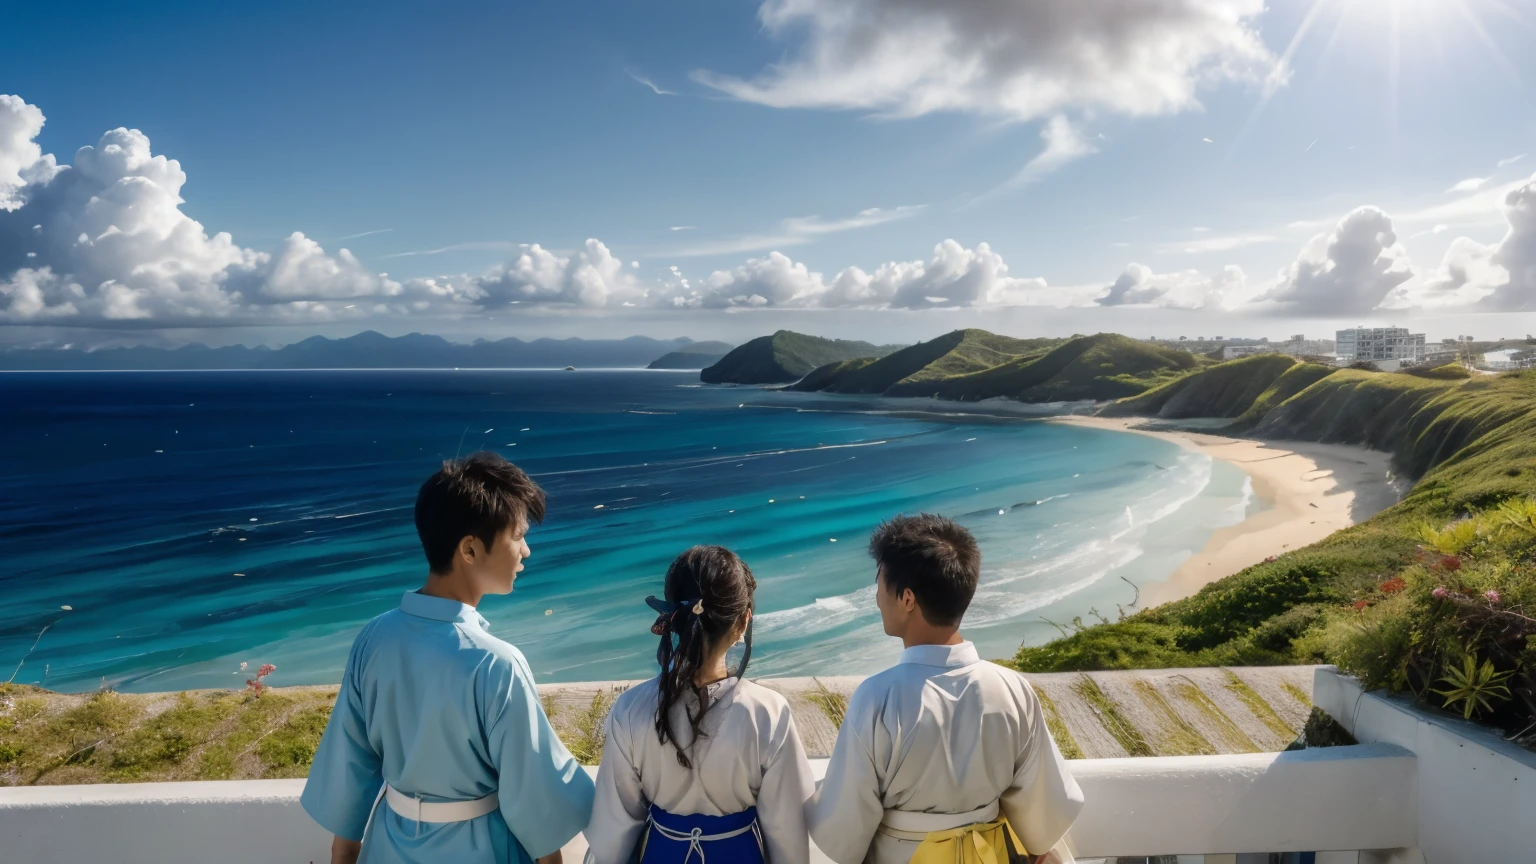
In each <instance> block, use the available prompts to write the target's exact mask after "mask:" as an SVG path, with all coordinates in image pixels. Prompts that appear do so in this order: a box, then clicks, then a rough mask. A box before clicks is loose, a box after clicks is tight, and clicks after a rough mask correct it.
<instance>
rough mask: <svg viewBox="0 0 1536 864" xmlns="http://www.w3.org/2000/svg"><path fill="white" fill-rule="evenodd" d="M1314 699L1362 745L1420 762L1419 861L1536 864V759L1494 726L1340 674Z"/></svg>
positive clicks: (1318, 681) (1317, 684) (1323, 672)
mask: <svg viewBox="0 0 1536 864" xmlns="http://www.w3.org/2000/svg"><path fill="white" fill-rule="evenodd" d="M1315 676H1316V677H1315V679H1314V681H1313V685H1312V699H1313V701H1314V702H1315V703H1316V704H1317V706H1318V707H1319V708H1321V709H1323V710H1324V711H1327V712H1328V713H1329V714H1330V715H1332V716H1333V718H1334V719H1336V720H1338V721H1339V723H1340V724H1341V725H1343V726H1344V728H1346V729H1348V730H1349V731H1350V732H1351V734H1353V735H1354V736H1355V738H1356V739H1357V740H1359V741H1360V742H1361V743H1362V744H1367V743H1377V742H1379V743H1390V744H1395V745H1397V746H1399V747H1402V748H1404V749H1407V750H1410V751H1412V752H1413V753H1414V754H1416V755H1417V756H1418V762H1419V778H1420V781H1419V791H1418V804H1417V806H1418V812H1417V813H1416V814H1415V818H1416V820H1417V822H1418V833H1419V849H1418V852H1416V853H1404V854H1402V855H1400V856H1398V857H1397V858H1395V859H1393V864H1397V862H1398V861H1401V862H1405V864H1407V862H1413V864H1418V862H1423V861H1429V862H1435V864H1438V862H1441V861H1446V862H1453V861H1454V862H1461V861H1466V862H1483V861H1490V862H1491V861H1501V862H1502V861H1536V819H1533V818H1532V817H1533V816H1536V754H1533V753H1531V752H1530V751H1529V750H1526V749H1525V748H1523V747H1518V746H1516V745H1514V744H1511V743H1509V742H1508V741H1505V740H1504V739H1503V738H1501V737H1500V736H1499V735H1498V734H1497V733H1495V732H1493V731H1491V730H1489V729H1488V728H1486V727H1483V726H1478V725H1476V724H1474V723H1468V722H1466V721H1463V720H1462V719H1461V718H1459V717H1455V716H1451V715H1448V714H1444V713H1440V712H1435V711H1430V710H1427V709H1425V708H1424V707H1422V706H1419V705H1415V704H1414V703H1413V702H1412V700H1410V699H1408V698H1405V697H1401V696H1389V695H1384V694H1381V693H1365V692H1363V691H1362V690H1361V688H1360V685H1359V683H1358V682H1356V681H1355V680H1354V679H1353V678H1348V677H1345V676H1342V675H1339V674H1337V673H1336V672H1335V671H1334V670H1333V669H1332V667H1320V668H1318V669H1317V671H1316V673H1315Z"/></svg>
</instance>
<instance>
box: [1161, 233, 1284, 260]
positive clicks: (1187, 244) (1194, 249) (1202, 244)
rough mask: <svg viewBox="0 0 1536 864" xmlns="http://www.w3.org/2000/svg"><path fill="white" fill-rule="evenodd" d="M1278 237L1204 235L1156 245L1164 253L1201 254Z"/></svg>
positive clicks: (1227, 249) (1265, 241) (1240, 246)
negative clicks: (1196, 238)
mask: <svg viewBox="0 0 1536 864" xmlns="http://www.w3.org/2000/svg"><path fill="white" fill-rule="evenodd" d="M1195 230H1196V231H1198V232H1205V231H1209V230H1210V229H1209V228H1196V229H1195ZM1279 239H1280V238H1279V237H1276V236H1275V235H1273V234H1233V235H1231V236H1228V237H1204V238H1201V239H1199V240H1184V241H1174V242H1171V243H1164V244H1162V245H1161V246H1159V247H1158V251H1159V252H1162V253H1164V254H1174V253H1177V254H1184V255H1202V254H1205V253H1207V252H1227V251H1230V250H1232V249H1241V248H1243V247H1244V246H1253V245H1256V244H1259V243H1273V242H1275V241H1276V240H1279Z"/></svg>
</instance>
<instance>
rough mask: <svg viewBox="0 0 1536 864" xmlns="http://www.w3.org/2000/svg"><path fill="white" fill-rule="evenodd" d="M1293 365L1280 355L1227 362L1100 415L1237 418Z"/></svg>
mask: <svg viewBox="0 0 1536 864" xmlns="http://www.w3.org/2000/svg"><path fill="white" fill-rule="evenodd" d="M1295 365H1297V363H1296V361H1295V360H1294V359H1292V358H1290V357H1287V356H1286V355H1284V354H1259V355H1255V356H1253V357H1243V358H1241V359H1238V360H1229V361H1227V362H1225V363H1220V364H1218V365H1216V366H1212V367H1211V368H1209V369H1206V370H1205V371H1204V372H1202V373H1201V374H1199V375H1188V376H1184V377H1181V378H1178V379H1176V380H1173V381H1170V382H1168V383H1167V384H1163V385H1161V386H1159V387H1155V388H1153V389H1151V390H1148V391H1147V392H1145V393H1143V394H1141V395H1140V396H1134V397H1131V398H1129V399H1122V400H1120V401H1119V402H1116V403H1114V404H1113V405H1110V406H1108V407H1106V408H1105V409H1104V410H1103V411H1101V412H1100V413H1101V414H1103V415H1105V416H1107V417H1129V416H1133V415H1142V416H1151V417H1162V418H1165V419H1180V418H1187V417H1237V416H1239V415H1241V414H1242V413H1243V412H1245V411H1247V410H1248V409H1249V408H1250V407H1252V406H1253V403H1254V402H1255V401H1257V400H1258V398H1259V397H1260V396H1262V395H1263V394H1264V393H1265V392H1266V391H1268V390H1269V389H1270V388H1271V387H1272V386H1274V384H1275V382H1276V381H1278V380H1279V379H1280V376H1282V375H1284V374H1285V373H1286V372H1288V371H1290V369H1291V367H1293V366H1295Z"/></svg>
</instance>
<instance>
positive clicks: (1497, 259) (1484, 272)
mask: <svg viewBox="0 0 1536 864" xmlns="http://www.w3.org/2000/svg"><path fill="white" fill-rule="evenodd" d="M1503 210H1504V217H1505V219H1506V220H1507V221H1508V225H1509V229H1508V231H1507V232H1506V233H1505V235H1504V239H1502V240H1500V241H1499V242H1498V243H1495V244H1493V245H1491V246H1490V245H1485V244H1482V243H1478V242H1477V241H1475V240H1472V239H1470V238H1467V237H1458V238H1457V239H1455V240H1453V241H1452V242H1451V246H1450V248H1449V249H1447V250H1446V253H1445V259H1444V260H1443V261H1442V262H1441V264H1440V268H1439V269H1438V270H1436V271H1435V272H1434V273H1432V274H1431V275H1430V276H1429V277H1427V278H1426V279H1425V280H1424V281H1423V283H1422V284H1421V285H1414V286H1404V290H1402V291H1400V292H1398V293H1397V294H1396V295H1395V296H1394V297H1393V305H1395V306H1403V307H1431V308H1435V307H1453V308H1456V307H1464V308H1467V309H1471V310H1478V311H1495V312H1516V311H1518V312H1528V311H1532V310H1536V176H1532V177H1531V178H1530V179H1529V180H1526V181H1523V182H1522V184H1521V185H1519V186H1516V187H1515V188H1514V189H1511V190H1510V191H1509V192H1508V193H1507V194H1506V195H1505V196H1504V207H1503Z"/></svg>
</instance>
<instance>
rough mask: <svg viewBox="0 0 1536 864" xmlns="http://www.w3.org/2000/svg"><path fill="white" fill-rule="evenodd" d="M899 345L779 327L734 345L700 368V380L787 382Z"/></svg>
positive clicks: (889, 350) (718, 382)
mask: <svg viewBox="0 0 1536 864" xmlns="http://www.w3.org/2000/svg"><path fill="white" fill-rule="evenodd" d="M899 347H900V346H896V345H883V346H877V345H871V344H869V343H868V342H854V341H848V340H844V339H823V338H821V337H820V336H807V335H805V334H804V333H795V332H793V331H790V330H780V331H778V332H777V333H774V334H773V335H772V336H759V337H758V338H756V339H753V340H752V341H751V342H748V343H746V344H745V345H742V346H740V347H737V348H735V349H733V350H732V351H731V352H730V353H729V354H726V355H725V356H724V357H722V358H720V360H719V362H717V363H715V364H713V365H711V366H709V367H707V368H706V369H704V371H703V372H700V373H699V380H700V381H703V382H704V383H705V384H787V383H790V382H793V381H799V380H800V379H801V378H802V377H804V376H805V374H806V373H808V372H810V371H811V370H813V369H816V368H817V367H819V366H825V365H827V364H828V363H836V362H840V361H843V360H852V359H855V358H859V357H871V358H875V357H884V356H885V355H887V354H889V353H891V352H892V351H895V350H897V349H898V348H899Z"/></svg>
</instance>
